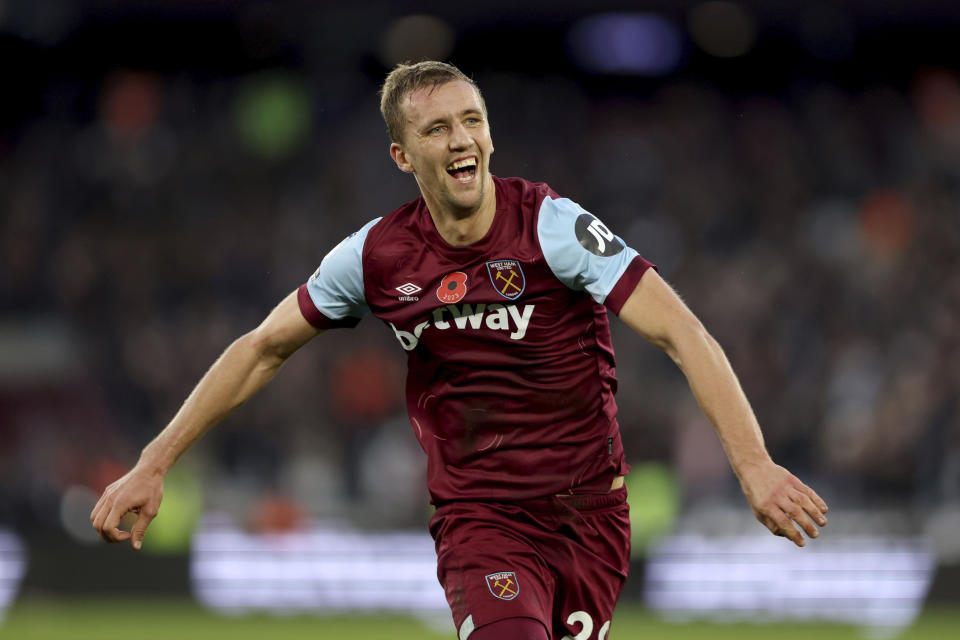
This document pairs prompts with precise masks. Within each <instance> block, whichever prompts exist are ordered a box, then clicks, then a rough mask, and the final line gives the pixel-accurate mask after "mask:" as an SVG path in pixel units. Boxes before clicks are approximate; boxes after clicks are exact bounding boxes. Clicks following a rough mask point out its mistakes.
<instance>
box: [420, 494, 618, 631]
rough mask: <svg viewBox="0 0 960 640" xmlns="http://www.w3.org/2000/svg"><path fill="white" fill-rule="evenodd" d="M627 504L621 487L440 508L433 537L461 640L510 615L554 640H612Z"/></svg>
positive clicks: (442, 581)
mask: <svg viewBox="0 0 960 640" xmlns="http://www.w3.org/2000/svg"><path fill="white" fill-rule="evenodd" d="M626 498H627V490H626V488H625V487H622V488H620V489H616V490H614V491H611V492H610V493H606V494H598V495H577V496H564V497H550V498H542V499H538V500H528V501H523V502H452V503H448V504H445V505H443V506H441V507H439V508H438V509H437V511H436V513H434V515H433V518H432V519H431V521H430V533H431V534H432V535H433V539H434V541H435V542H436V547H437V577H438V578H439V579H440V584H442V585H443V589H444V592H445V593H446V596H447V602H448V603H449V604H450V609H451V611H452V612H453V620H454V623H455V624H456V626H457V630H458V634H459V640H466V639H467V638H468V637H469V636H470V633H471V632H472V631H473V629H476V628H479V627H481V626H483V625H485V624H489V623H491V622H496V621H498V620H502V619H504V618H514V617H527V618H535V619H537V620H539V621H540V622H541V623H543V625H544V627H546V628H547V629H548V630H549V632H550V634H551V636H552V637H553V638H556V639H558V640H559V639H560V638H562V637H564V636H570V637H572V638H576V640H606V638H607V635H608V633H609V629H610V620H611V619H612V617H613V609H614V606H615V605H616V603H617V599H618V598H619V597H620V591H621V590H622V589H623V583H624V582H625V581H626V578H627V570H628V567H629V559H630V513H629V506H628V505H627V500H626Z"/></svg>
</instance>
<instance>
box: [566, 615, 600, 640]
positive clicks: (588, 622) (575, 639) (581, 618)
mask: <svg viewBox="0 0 960 640" xmlns="http://www.w3.org/2000/svg"><path fill="white" fill-rule="evenodd" d="M578 622H579V623H580V631H579V633H577V635H575V636H563V640H589V638H590V635H591V634H592V633H593V618H591V617H590V614H589V613H587V612H586V611H574V612H573V613H571V614H570V615H569V616H567V624H576V623H578ZM609 631H610V621H609V620H607V621H606V622H604V623H603V625H602V626H601V627H600V632H599V633H598V634H597V640H606V638H607V633H609Z"/></svg>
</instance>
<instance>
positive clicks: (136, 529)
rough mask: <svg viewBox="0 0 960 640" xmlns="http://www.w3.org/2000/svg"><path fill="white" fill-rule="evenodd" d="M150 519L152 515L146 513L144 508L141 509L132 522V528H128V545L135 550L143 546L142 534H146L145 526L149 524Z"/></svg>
mask: <svg viewBox="0 0 960 640" xmlns="http://www.w3.org/2000/svg"><path fill="white" fill-rule="evenodd" d="M152 520H153V516H152V515H148V514H147V510H146V509H141V510H140V513H139V514H138V515H137V521H136V522H134V523H133V528H132V529H130V546H132V547H133V548H134V549H136V550H137V551H139V550H140V547H141V546H143V536H144V535H146V533H147V527H149V526H150V522H151V521H152Z"/></svg>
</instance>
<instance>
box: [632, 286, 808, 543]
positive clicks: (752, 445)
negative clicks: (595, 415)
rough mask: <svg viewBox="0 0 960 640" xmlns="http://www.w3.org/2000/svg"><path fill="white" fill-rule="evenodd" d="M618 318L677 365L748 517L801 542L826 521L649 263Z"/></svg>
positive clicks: (725, 365) (726, 366) (723, 363)
mask: <svg viewBox="0 0 960 640" xmlns="http://www.w3.org/2000/svg"><path fill="white" fill-rule="evenodd" d="M620 318H621V319H622V320H623V321H624V322H626V323H627V325H629V326H630V327H631V328H632V329H633V330H634V331H636V332H637V333H639V334H640V335H641V336H643V337H644V338H646V339H647V340H649V341H650V342H652V343H653V344H655V345H657V346H658V347H660V348H661V349H663V350H664V351H665V352H666V353H667V355H669V356H670V358H672V359H673V361H674V362H676V363H677V366H679V367H680V369H681V370H682V371H683V373H684V375H686V377H687V381H688V382H689V383H690V388H691V389H692V390H693V394H694V396H695V397H696V399H697V402H698V403H699V404H700V408H701V409H702V410H703V412H704V414H706V416H707V418H709V420H710V422H712V423H713V426H714V427H715V428H716V430H717V434H718V435H719V436H720V441H721V442H722V443H723V448H724V451H726V454H727V458H728V459H729V460H730V464H731V466H732V467H733V470H734V473H736V474H737V477H738V478H739V480H740V486H741V488H742V489H743V493H744V494H745V495H746V497H747V500H748V501H749V503H750V506H751V508H752V509H753V512H754V515H756V517H757V519H758V520H759V521H760V522H762V523H763V524H764V525H765V526H766V527H767V528H768V529H770V531H771V532H773V533H774V534H776V535H779V536H784V537H786V538H789V539H790V540H792V541H793V542H794V543H795V544H796V545H797V546H800V547H802V546H804V545H805V544H806V542H805V541H804V538H803V535H802V534H801V533H800V531H799V530H797V527H796V526H794V524H793V523H794V522H795V523H796V524H797V525H799V526H800V528H801V529H803V530H804V531H805V532H806V533H807V535H808V536H810V537H811V538H815V537H817V535H819V531H818V530H817V528H816V526H814V522H816V523H817V524H819V525H820V526H823V525H825V524H826V523H827V519H826V517H825V516H824V513H826V511H827V504H826V503H825V502H824V501H823V500H822V499H821V498H820V496H818V495H817V494H816V492H814V491H813V489H811V488H810V487H808V486H806V485H805V484H803V483H802V482H800V480H799V479H797V478H796V477H795V476H794V475H793V474H791V473H790V472H789V471H787V470H786V469H784V468H783V467H781V466H779V465H777V464H775V463H774V462H773V460H772V459H771V458H770V455H769V454H768V453H767V450H766V448H765V447H764V444H763V435H762V434H761V432H760V425H759V424H758V423H757V419H756V417H755V416H754V414H753V410H752V409H751V408H750V403H749V402H748V401H747V398H746V396H745V395H744V393H743V390H742V389H741V388H740V383H739V381H738V380H737V377H736V375H735V374H734V372H733V369H732V368H731V366H730V362H729V361H728V360H727V357H726V355H725V354H724V352H723V349H722V348H721V347H720V345H719V344H718V343H717V341H716V340H714V339H713V337H712V336H711V335H710V334H709V333H708V332H707V330H706V329H704V327H703V325H702V324H701V323H700V321H699V320H698V319H697V317H696V316H695V315H694V314H693V313H692V312H691V311H690V309H688V308H687V306H686V305H685V304H684V303H683V301H682V300H681V299H680V297H679V296H677V294H676V293H675V292H674V291H673V289H671V288H670V286H669V285H667V283H665V282H664V281H663V279H661V278H660V275H659V274H658V273H657V272H656V271H655V270H654V269H647V270H646V272H645V273H644V274H643V277H642V278H641V280H640V282H639V284H637V287H636V289H634V291H633V293H632V294H630V297H629V298H628V299H627V301H626V302H625V303H624V305H623V307H622V308H621V309H620Z"/></svg>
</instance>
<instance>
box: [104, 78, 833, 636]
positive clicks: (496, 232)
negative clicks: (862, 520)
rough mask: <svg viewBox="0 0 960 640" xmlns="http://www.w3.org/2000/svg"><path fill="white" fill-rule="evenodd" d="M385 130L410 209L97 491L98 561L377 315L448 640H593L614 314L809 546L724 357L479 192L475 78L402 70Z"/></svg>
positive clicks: (603, 597)
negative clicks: (203, 448)
mask: <svg viewBox="0 0 960 640" xmlns="http://www.w3.org/2000/svg"><path fill="white" fill-rule="evenodd" d="M381 111H382V113H383V116H384V119H385V120H386V123H387V128H388V131H389V134H390V139H391V144H390V156H391V158H392V159H393V161H394V162H395V163H396V165H397V167H399V168H400V170H402V171H405V172H407V173H411V174H413V177H414V178H415V179H416V181H417V184H418V185H419V187H420V192H421V194H422V197H420V198H418V199H417V200H415V201H413V202H410V203H407V204H405V205H403V206H401V207H400V208H398V209H396V210H395V211H393V212H392V213H390V214H388V215H386V216H384V217H382V218H377V219H375V220H373V221H371V222H369V223H367V224H366V225H364V226H363V227H362V228H361V229H360V230H359V231H357V232H356V233H354V234H353V235H351V236H349V237H347V238H346V239H345V240H343V241H342V242H341V243H340V244H339V245H337V246H336V247H335V248H334V249H333V250H332V251H330V253H328V254H327V255H326V257H325V258H324V259H323V261H322V262H321V264H320V266H319V268H318V269H317V270H316V272H315V273H314V274H313V275H312V276H311V277H310V278H309V279H308V281H307V282H306V283H305V284H303V285H302V286H300V288H299V289H298V290H296V291H294V292H292V293H291V294H290V295H288V296H287V297H286V298H285V299H284V300H283V301H282V302H280V304H279V305H278V306H277V307H276V308H275V309H274V310H273V311H272V312H271V313H270V314H269V315H268V316H267V318H266V319H265V320H264V321H263V323H262V324H261V325H260V326H259V327H257V328H256V329H254V330H253V331H251V332H250V333H248V334H246V335H244V336H242V337H241V338H239V339H238V340H236V341H235V342H234V343H233V344H231V345H230V346H229V347H228V348H227V349H226V351H225V352H224V353H223V355H222V356H221V357H220V358H219V359H218V360H217V361H216V362H215V363H214V364H213V366H212V367H211V368H210V370H209V371H208V372H207V373H206V374H205V375H204V376H203V378H202V379H201V380H200V382H199V383H198V384H197V386H196V388H195V389H194V390H193V392H192V393H191V394H190V396H189V397H188V398H187V400H186V402H185V403H184V405H183V407H182V408H181V409H180V411H179V412H178V413H177V414H176V416H174V418H173V420H172V421H171V422H170V424H169V425H168V426H167V427H166V428H165V429H164V430H163V431H162V432H161V433H160V434H159V435H158V436H157V437H156V438H155V439H154V440H153V441H152V442H151V443H150V444H148V445H147V446H146V447H145V448H144V450H143V452H142V454H141V456H140V459H139V461H138V462H137V464H136V466H134V467H133V469H131V470H130V471H129V472H128V473H127V474H126V475H124V476H123V477H122V478H120V479H119V480H117V481H116V482H114V483H113V484H111V485H110V486H109V487H107V489H106V491H104V494H103V496H102V497H101V498H100V500H99V502H98V503H97V505H96V507H95V508H94V510H93V512H92V514H91V520H92V521H93V526H94V528H95V529H96V530H97V531H98V532H99V533H100V535H101V536H102V537H103V538H104V539H105V540H107V541H113V542H115V541H121V540H130V541H131V544H132V545H133V547H134V548H135V549H139V548H140V546H141V543H142V540H143V537H144V533H145V532H146V529H147V526H148V525H149V524H150V521H151V520H152V519H153V518H154V517H155V516H156V515H157V510H158V508H159V506H160V500H161V496H162V484H163V478H164V475H165V474H166V472H167V471H168V470H169V469H170V467H171V466H172V465H173V464H174V463H175V462H176V461H177V459H178V458H179V457H180V456H181V455H182V454H183V453H184V452H185V451H186V450H187V449H188V448H189V447H190V446H191V445H192V444H193V443H194V442H195V441H196V440H197V439H198V438H200V437H201V436H202V435H203V434H204V433H205V432H206V431H207V430H208V429H210V428H211V427H212V426H213V425H214V424H216V423H217V422H219V421H220V420H221V419H222V418H224V417H225V416H226V415H227V414H228V413H230V412H231V411H232V410H233V409H234V408H236V407H238V406H239V405H241V404H243V402H244V401H245V400H247V399H248V398H249V397H250V396H251V395H253V394H254V393H255V392H256V391H257V390H258V389H260V388H261V387H263V386H264V385H265V384H266V383H267V382H268V381H269V380H270V379H271V378H272V377H273V375H274V374H275V373H276V372H277V370H278V369H279V368H280V366H281V365H282V364H283V362H284V361H285V360H286V359H287V358H288V357H290V355H291V354H293V353H294V352H295V351H296V350H297V349H299V348H300V347H301V346H303V345H304V344H305V343H307V342H308V341H309V340H311V339H312V338H314V337H315V336H316V335H318V334H319V333H321V332H323V331H326V330H330V329H334V328H339V327H353V326H355V325H356V324H357V323H358V322H359V320H360V318H361V317H362V316H364V315H366V314H368V313H372V314H373V315H375V316H377V317H378V318H380V319H381V320H383V322H384V323H385V324H386V325H387V327H389V330H391V331H392V332H393V333H394V334H395V336H396V338H397V341H398V342H399V344H400V347H402V348H403V349H404V350H405V351H406V353H407V358H408V364H409V370H408V375H407V391H406V396H407V405H408V411H409V415H410V423H411V426H412V428H413V431H414V434H415V436H416V437H417V439H418V440H419V442H420V444H421V446H422V447H423V449H424V451H425V452H426V454H427V460H428V471H427V475H428V478H427V482H428V487H429V490H430V494H431V499H432V502H433V503H434V504H435V505H436V507H437V508H436V512H435V514H434V515H433V518H432V519H431V522H430V532H431V534H432V535H433V537H434V540H435V541H436V548H437V555H438V577H439V579H440V582H441V584H442V585H443V587H444V590H445V592H446V596H447V600H448V602H449V604H450V608H451V610H452V612H453V618H454V623H455V625H456V628H457V633H458V637H459V639H460V640H466V638H468V637H469V638H471V639H472V640H491V639H496V640H515V639H523V640H546V639H550V638H561V637H564V636H569V637H572V638H574V639H575V640H605V638H606V637H607V635H608V633H609V628H610V620H611V618H612V615H613V609H614V605H615V604H616V601H617V598H618V597H619V595H620V591H621V588H622V586H623V583H624V580H625V579H626V575H627V568H628V558H629V540H630V536H629V519H628V507H627V503H626V489H625V488H624V475H626V474H627V472H628V471H629V467H628V465H627V463H626V461H625V460H624V453H623V448H622V445H621V441H620V434H619V427H618V425H617V419H616V416H617V408H616V404H615V402H614V393H615V391H616V385H617V383H616V379H615V375H614V357H613V348H612V345H611V340H610V332H609V326H608V322H607V311H608V310H609V311H611V312H613V313H614V314H615V315H617V316H619V317H620V319H621V320H623V321H624V322H626V323H627V325H629V326H630V327H631V328H633V329H634V330H635V331H637V333H639V334H640V335H642V336H643V337H645V338H646V339H647V340H649V341H650V342H652V343H653V344H655V345H657V346H658V347H660V348H662V349H663V350H664V351H666V352H667V353H668V354H669V355H670V357H671V358H672V359H673V360H674V361H675V362H676V363H677V365H678V366H679V367H680V368H681V369H682V370H683V372H684V374H685V375H686V377H687V379H688V381H689V383H690V387H691V389H692V390H693V393H694V395H695V397H696V399H697V401H698V402H699V404H700V406H701V407H702V409H703V411H704V413H705V414H706V415H707V417H708V418H709V419H710V421H711V422H712V423H713V425H714V426H715V427H716V431H717V433H718V434H719V437H720V439H721V441H722V443H723V446H724V449H725V451H726V453H727V456H728V458H729V460H730V463H731V465H732V467H733V470H734V471H735V473H736V475H737V477H738V478H739V480H740V484H741V487H742V489H743V492H744V494H745V495H746V498H747V500H748V502H749V503H750V506H751V507H752V509H753V511H754V514H755V515H756V517H757V518H758V519H759V520H760V521H761V522H762V523H763V524H764V525H766V527H767V528H768V529H769V530H770V531H771V532H773V533H774V534H777V535H780V536H785V537H787V538H789V539H790V540H792V541H793V542H794V543H795V544H797V545H799V546H804V544H805V540H804V537H803V534H802V533H801V530H802V531H803V532H806V534H807V535H808V536H810V537H812V538H815V537H817V535H818V529H817V526H816V525H821V526H822V525H824V524H826V518H825V516H824V513H825V512H826V510H827V505H826V504H825V503H824V501H823V500H821V499H820V497H819V496H818V495H817V494H816V493H815V492H814V491H813V490H812V489H810V488H809V487H807V486H806V485H804V484H803V483H802V482H800V480H798V479H797V478H796V477H794V476H793V475H792V474H791V473H790V472H788V471H787V470H786V469H784V468H783V467H780V466H778V465H776V464H775V463H774V462H773V461H772V460H771V458H770V456H769V455H768V454H767V452H766V449H765V447H764V444H763V438H762V436H761V432H760V428H759V425H758V423H757V420H756V418H755V417H754V415H753V411H752V410H751V408H750V405H749V403H748V402H747V399H746V397H745V396H744V394H743V392H742V390H741V388H740V385H739V383H738V381H737V379H736V377H735V375H734V373H733V371H732V369H731V367H730V364H729V363H728V361H727V359H726V357H725V355H724V353H723V351H722V350H721V348H720V347H719V345H718V344H717V343H716V342H715V341H714V340H713V338H712V337H711V336H710V335H709V334H708V333H707V331H706V330H705V329H704V327H703V326H702V325H701V323H700V322H699V321H698V319H697V318H696V317H695V316H694V315H693V313H691V312H690V310H689V309H688V308H687V307H686V306H685V305H684V303H683V302H682V301H681V300H680V298H679V297H678V296H677V295H676V294H675V293H674V292H673V290H672V289H671V288H670V287H669V286H668V285H667V284H665V283H664V281H663V280H662V279H661V278H660V276H659V275H658V274H657V271H656V269H655V268H652V267H653V265H651V264H650V263H649V262H647V261H646V260H645V259H643V258H642V257H641V256H639V255H638V254H637V252H636V251H634V250H633V249H631V248H629V247H627V246H626V245H625V244H624V242H623V241H622V240H621V239H620V238H619V237H617V236H616V235H614V234H613V233H612V232H611V231H610V230H609V229H608V228H607V227H606V226H605V225H604V224H603V223H602V222H601V221H600V220H599V219H598V218H596V217H594V216H593V215H591V214H590V213H588V212H586V211H585V210H584V209H582V208H580V206H578V205H577V204H575V203H573V202H571V201H570V200H568V199H566V198H562V197H560V196H559V195H558V194H556V193H555V192H554V191H553V190H551V189H550V188H549V187H548V186H546V185H544V184H533V183H530V182H527V181H525V180H522V179H519V178H508V179H501V178H498V177H496V176H494V175H492V174H491V173H490V157H491V155H492V154H493V142H492V139H491V136H490V127H489V124H488V117H487V110H486V105H485V103H484V100H483V97H482V95H481V93H480V90H479V88H478V87H477V86H476V85H475V84H474V82H473V81H472V80H471V79H470V78H468V77H467V76H465V75H464V74H463V73H461V72H460V71H459V70H458V69H457V68H455V67H453V66H451V65H448V64H444V63H440V62H422V63H417V64H414V65H399V66H398V67H397V68H396V69H394V70H393V71H392V72H391V73H390V74H389V75H388V76H387V79H386V81H385V83H384V85H383V88H382V92H381ZM637 499H640V500H642V499H643V496H638V497H637ZM130 511H133V512H135V513H137V514H138V517H137V519H136V522H135V523H134V525H133V527H132V529H131V531H129V532H126V531H121V530H120V529H119V528H118V527H119V522H120V518H121V517H122V516H123V515H124V514H125V513H127V512H130Z"/></svg>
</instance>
